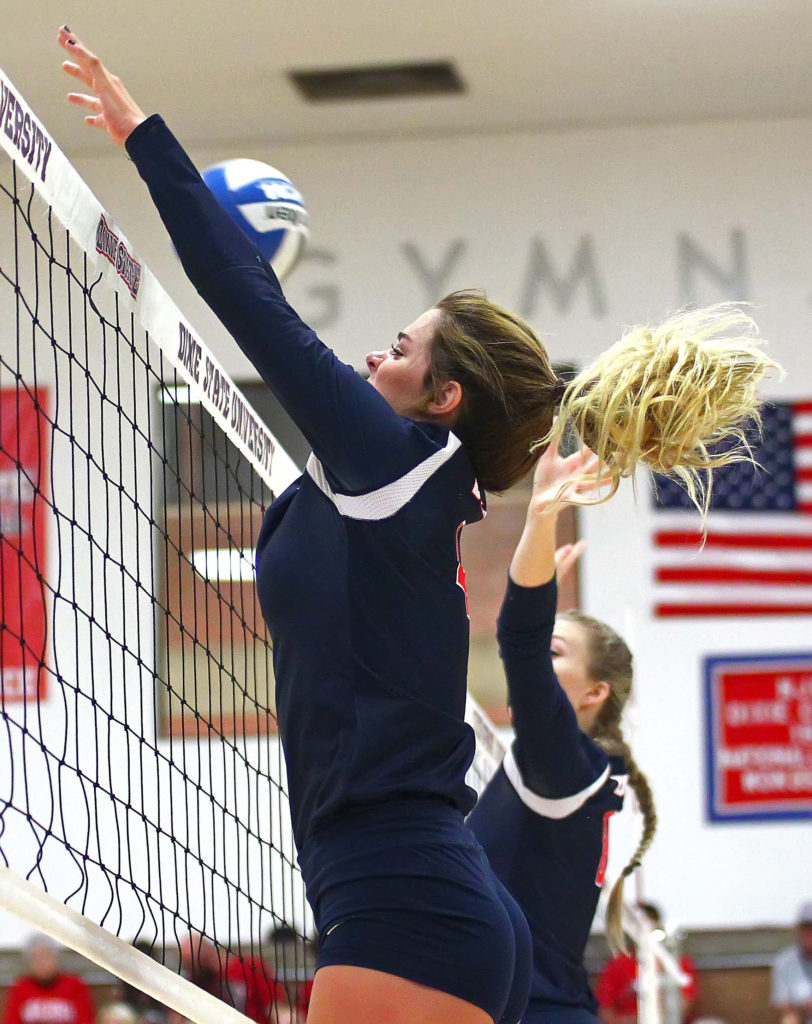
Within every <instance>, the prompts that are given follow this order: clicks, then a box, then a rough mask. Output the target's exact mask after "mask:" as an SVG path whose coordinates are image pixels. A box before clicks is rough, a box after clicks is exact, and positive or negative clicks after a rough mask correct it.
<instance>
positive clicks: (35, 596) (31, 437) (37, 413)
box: [0, 384, 49, 701]
mask: <svg viewBox="0 0 812 1024" xmlns="http://www.w3.org/2000/svg"><path fill="white" fill-rule="evenodd" d="M47 403H48V390H47V389H46V388H36V389H35V388H28V389H27V388H25V387H24V386H23V385H22V384H21V385H19V386H18V387H15V388H0V612H2V629H0V687H2V696H3V700H4V701H14V700H36V699H37V698H38V697H43V696H44V695H45V692H44V691H45V672H44V665H45V647H46V639H47V606H46V595H45V587H44V585H43V583H42V580H41V576H42V574H44V572H45V555H46V535H47V522H48V519H47V514H48V505H47V502H46V500H45V497H44V495H45V493H46V492H47V488H46V482H47V465H48V437H49V423H48V418H47V417H46V415H45V412H44V409H43V406H44V405H47Z"/></svg>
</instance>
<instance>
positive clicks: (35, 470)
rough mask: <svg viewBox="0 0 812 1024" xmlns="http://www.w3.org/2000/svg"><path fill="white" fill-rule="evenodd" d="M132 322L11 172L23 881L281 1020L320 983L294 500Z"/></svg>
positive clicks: (0, 223) (6, 775) (12, 710)
mask: <svg viewBox="0 0 812 1024" xmlns="http://www.w3.org/2000/svg"><path fill="white" fill-rule="evenodd" d="M129 306H130V304H129V303H128V302H127V301H126V300H124V299H123V298H120V296H119V293H118V292H117V291H116V290H115V289H114V288H112V286H111V285H110V284H109V283H108V281H107V280H106V279H101V278H100V275H99V272H98V270H97V269H95V268H94V267H93V266H92V265H91V263H90V262H89V260H88V258H87V256H86V255H85V254H84V253H83V252H82V251H81V249H80V248H79V247H78V246H76V245H74V244H73V242H72V241H71V238H70V236H69V233H68V232H67V231H66V230H65V229H64V228H63V227H62V226H61V225H60V223H59V222H58V221H57V219H56V217H55V216H54V215H53V214H52V212H51V211H50V210H49V209H48V208H47V207H46V206H45V204H44V203H42V202H41V201H40V200H39V199H38V198H37V197H36V196H35V195H34V190H33V188H32V186H30V185H29V184H28V182H27V181H26V180H25V179H24V178H23V177H22V175H21V174H20V173H19V171H18V169H17V168H16V167H15V165H14V164H13V163H12V162H11V161H10V160H9V159H7V158H6V157H5V156H3V155H2V154H0V604H1V606H2V624H0V668H1V669H2V686H1V687H0V701H1V702H2V712H3V716H2V724H0V861H2V862H3V863H4V864H6V865H7V866H9V867H10V868H12V869H13V870H14V871H15V872H17V873H19V874H20V875H22V876H24V877H26V878H28V879H30V880H31V881H33V882H35V883H36V884H37V885H39V886H40V887H42V888H43V889H45V890H47V891H48V892H49V893H52V894H53V895H55V896H56V897H57V898H59V899H60V900H61V901H63V902H65V903H67V904H68V905H70V906H71V907H73V908H75V909H76V910H78V911H80V912H81V913H82V914H84V915H86V916H87V917H89V918H91V919H92V920H93V921H95V922H97V923H99V924H101V925H102V926H103V927H104V928H106V929H108V930H109V931H110V932H112V933H114V934H115V935H118V936H120V937H122V938H124V939H126V940H127V941H131V942H138V943H139V944H140V945H141V946H142V947H143V948H147V949H149V950H151V951H152V953H153V955H154V956H155V957H156V958H157V959H158V960H160V961H163V962H166V963H168V964H170V965H172V966H176V965H177V962H178V955H179V950H181V949H182V950H183V951H184V956H183V964H182V966H183V969H184V971H185V972H186V973H187V974H194V975H195V978H196V980H197V981H198V982H199V983H200V984H203V985H205V986H206V987H209V988H210V990H212V991H215V992H216V993H218V994H221V995H222V996H223V997H224V998H226V999H228V1000H229V1001H230V1002H231V1003H232V1004H234V1005H237V1006H238V1007H240V1008H242V1009H244V1010H245V1011H246V1012H248V1013H249V1015H250V1016H252V1017H254V1019H256V1020H268V1019H274V1016H275V1014H276V1013H281V1011H280V1010H279V1009H278V1008H279V1006H282V1005H283V1004H284V1003H285V1002H287V1001H290V1002H297V1001H299V1002H300V1003H301V1002H302V1001H303V1000H305V999H306V994H305V987H304V983H305V981H306V979H307V977H308V974H309V970H310V968H311V966H312V965H311V947H310V946H309V944H308V942H306V941H305V940H306V937H307V936H308V934H309V931H310V927H311V926H310V918H309V916H308V912H307V909H306V905H305V900H304V893H303V887H302V885H301V880H300V876H299V873H298V869H297V867H296V864H295V855H294V847H293V842H292V838H291V834H290V824H289V816H288V808H287V795H286V791H285V780H284V769H283V764H282V757H281V750H280V746H279V743H278V739H277V737H276V723H275V717H274V711H273V703H272V694H273V676H272V668H271V652H270V647H269V641H268V637H267V634H266V631H265V627H264V623H263V621H262V617H261V614H260V612H259V608H258V605H257V599H256V593H255V587H254V571H253V552H254V548H255V545H256V538H257V533H258V531H259V528H260V524H261V521H262V516H263V512H264V509H265V507H266V506H267V504H268V502H269V501H270V499H271V497H272V495H271V493H270V491H269V489H268V488H267V486H266V485H265V484H264V483H263V482H262V480H261V479H260V477H259V476H258V474H257V473H256V472H255V470H254V469H253V467H252V466H251V465H250V463H249V462H248V461H247V460H246V459H245V458H244V457H243V456H242V455H241V454H240V452H239V451H238V449H237V448H236V447H235V446H234V445H233V444H232V443H231V442H230V441H229V439H228V437H227V436H226V435H225V434H224V433H223V431H222V430H221V428H220V427H219V426H218V425H216V424H215V422H214V420H213V419H212V417H211V416H210V415H209V414H208V413H207V412H206V411H205V410H204V409H203V408H202V407H201V406H200V405H199V404H197V403H196V402H195V401H194V399H193V396H192V395H191V394H190V392H189V389H188V388H187V387H186V385H185V384H184V382H183V381H182V380H180V379H178V378H177V376H176V374H175V371H174V370H173V369H172V367H171V366H169V365H168V363H166V362H165V359H164V356H163V355H162V353H161V351H160V349H159V348H158V347H157V346H156V345H154V344H153V343H152V342H151V340H150V339H149V337H148V336H146V335H145V333H144V332H143V330H142V329H141V328H140V327H139V326H138V325H137V323H136V322H135V320H134V318H133V315H132V313H131V312H130V311H129ZM190 933H191V939H190V938H189V934H190ZM240 957H242V958H243V959H242V960H241V959H240ZM272 976H275V978H276V981H275V982H273V981H272V980H270V979H271V978H272ZM274 1007H276V1008H274Z"/></svg>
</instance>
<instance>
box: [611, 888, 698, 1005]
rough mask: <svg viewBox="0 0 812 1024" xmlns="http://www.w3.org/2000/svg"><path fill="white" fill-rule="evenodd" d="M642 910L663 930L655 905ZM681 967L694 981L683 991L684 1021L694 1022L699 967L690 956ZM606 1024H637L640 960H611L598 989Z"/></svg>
mask: <svg viewBox="0 0 812 1024" xmlns="http://www.w3.org/2000/svg"><path fill="white" fill-rule="evenodd" d="M638 906H639V909H640V910H642V911H643V913H644V914H645V915H646V917H648V919H649V921H651V924H652V926H653V927H655V928H659V927H661V924H662V917H661V914H660V911H659V909H658V908H657V907H655V906H654V904H653V903H640V904H638ZM680 967H681V968H682V969H683V971H684V972H685V973H686V974H687V975H688V978H689V979H690V980H689V982H688V985H687V986H686V987H685V988H683V989H682V1018H683V1020H685V1021H688V1020H690V1019H691V1011H692V1009H693V1006H694V1003H695V1002H696V997H697V980H696V968H695V967H694V965H693V962H692V961H691V958H690V957H687V956H682V957H680ZM595 996H596V998H597V1000H598V1004H599V1006H600V1017H601V1020H602V1021H604V1024H637V957H636V956H635V955H634V953H622V954H620V956H616V957H613V958H612V959H611V960H609V961H608V963H607V964H606V966H605V967H604V969H603V971H602V972H601V975H600V978H599V979H598V984H597V987H596V989H595Z"/></svg>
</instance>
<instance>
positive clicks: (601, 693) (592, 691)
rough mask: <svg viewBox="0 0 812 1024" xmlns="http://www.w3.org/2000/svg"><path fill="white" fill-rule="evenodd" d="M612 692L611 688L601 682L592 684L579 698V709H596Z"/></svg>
mask: <svg viewBox="0 0 812 1024" xmlns="http://www.w3.org/2000/svg"><path fill="white" fill-rule="evenodd" d="M611 692H612V688H611V686H610V685H609V684H608V683H607V682H604V681H603V680H601V681H600V682H597V683H593V684H592V685H591V686H590V688H589V689H588V690H587V691H586V693H585V694H584V695H583V696H582V697H581V707H584V708H597V707H600V705H601V704H603V703H604V701H605V700H606V699H607V697H608V696H609V694H610V693H611Z"/></svg>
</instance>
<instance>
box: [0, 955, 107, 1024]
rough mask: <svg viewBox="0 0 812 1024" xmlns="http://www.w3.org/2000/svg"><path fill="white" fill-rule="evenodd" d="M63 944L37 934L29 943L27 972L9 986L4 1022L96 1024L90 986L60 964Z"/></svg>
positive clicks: (19, 1023)
mask: <svg viewBox="0 0 812 1024" xmlns="http://www.w3.org/2000/svg"><path fill="white" fill-rule="evenodd" d="M59 961H60V947H59V946H58V945H57V944H56V943H55V942H53V941H52V940H51V939H49V938H48V937H47V936H45V935H37V936H35V937H34V938H33V939H31V941H30V942H29V943H28V945H27V947H26V963H27V968H28V973H27V974H25V975H23V976H22V977H20V978H18V979H17V980H16V981H15V982H13V984H12V985H11V987H10V988H9V990H8V993H7V996H6V1007H5V1010H4V1012H3V1021H2V1024H93V1019H94V1017H95V1008H94V1006H93V999H92V998H91V995H90V989H89V988H88V987H87V985H85V983H84V982H83V981H82V979H81V978H79V977H77V976H76V975H75V974H64V973H63V972H62V970H61V968H60V962H59Z"/></svg>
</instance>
